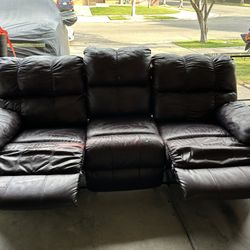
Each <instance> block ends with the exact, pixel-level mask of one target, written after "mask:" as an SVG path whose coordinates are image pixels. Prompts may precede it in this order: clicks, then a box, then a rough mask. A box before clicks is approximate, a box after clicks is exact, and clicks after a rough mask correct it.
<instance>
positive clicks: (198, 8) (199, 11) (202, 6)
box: [190, 0, 215, 43]
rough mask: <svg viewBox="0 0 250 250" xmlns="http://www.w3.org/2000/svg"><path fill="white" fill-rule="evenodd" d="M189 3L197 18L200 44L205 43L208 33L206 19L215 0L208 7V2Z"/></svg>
mask: <svg viewBox="0 0 250 250" xmlns="http://www.w3.org/2000/svg"><path fill="white" fill-rule="evenodd" d="M190 2H191V5H192V7H193V8H194V10H195V12H196V15H197V18H198V22H199V26H200V32H201V35H200V42H202V43H206V42H207V33H208V27H207V19H208V16H209V13H210V11H211V9H212V7H213V5H214V2H215V0H212V2H211V3H210V6H208V5H209V4H208V0H190Z"/></svg>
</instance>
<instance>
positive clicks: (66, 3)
mask: <svg viewBox="0 0 250 250" xmlns="http://www.w3.org/2000/svg"><path fill="white" fill-rule="evenodd" d="M56 5H57V7H58V9H59V10H60V11H61V12H63V11H74V2H73V1H72V0H57V2H56Z"/></svg>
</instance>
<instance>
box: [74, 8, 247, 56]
mask: <svg viewBox="0 0 250 250" xmlns="http://www.w3.org/2000/svg"><path fill="white" fill-rule="evenodd" d="M213 11H214V12H215V13H217V14H218V15H219V16H218V17H215V18H211V19H209V22H208V27H209V33H208V37H209V38H210V39H230V38H235V39H238V38H240V34H241V33H244V32H245V31H247V30H248V29H249V27H250V15H246V14H247V13H250V8H247V7H235V6H223V5H220V6H219V5H218V6H214V9H213ZM230 13H231V14H230ZM74 29H75V40H74V41H73V42H72V43H71V45H72V46H71V48H72V51H71V53H73V54H82V50H83V49H84V48H85V47H87V46H97V47H113V48H118V47H122V46H134V45H145V46H148V47H150V48H151V49H152V50H153V52H157V53H158V52H169V51H172V52H173V53H176V52H178V53H185V50H184V49H181V48H179V47H177V46H175V45H173V44H172V43H171V42H172V41H176V40H190V39H192V40H198V39H199V36H200V30H199V26H198V22H197V21H196V20H165V21H156V22H149V21H145V22H135V21H134V22H122V21H120V22H119V21H116V22H109V23H84V22H77V23H76V24H75V26H74ZM242 46H244V44H243V45H242Z"/></svg>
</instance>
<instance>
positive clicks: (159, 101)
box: [152, 54, 237, 121]
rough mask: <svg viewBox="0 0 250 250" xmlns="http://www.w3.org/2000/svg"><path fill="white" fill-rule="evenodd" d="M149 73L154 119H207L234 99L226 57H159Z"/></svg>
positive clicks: (229, 62) (231, 66)
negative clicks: (151, 78) (151, 81)
mask: <svg viewBox="0 0 250 250" xmlns="http://www.w3.org/2000/svg"><path fill="white" fill-rule="evenodd" d="M152 74H153V89H154V91H153V95H154V116H155V118H156V119H157V120H167V121H176V120H197V121H199V120H207V119H210V118H211V117H212V115H213V111H214V110H215V109H216V108H217V107H218V106H220V105H222V104H224V103H226V102H230V101H234V100H236V98H237V95H236V80H235V72H234V64H233V61H232V60H231V58H230V57H228V56H225V55H220V56H216V57H209V56H205V55H187V56H177V55H171V54H158V55H155V56H153V58H152Z"/></svg>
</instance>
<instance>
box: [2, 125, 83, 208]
mask: <svg viewBox="0 0 250 250" xmlns="http://www.w3.org/2000/svg"><path fill="white" fill-rule="evenodd" d="M84 148H85V134H84V130H83V129H79V128H75V129H27V130H25V131H23V132H22V133H20V134H19V135H18V136H17V137H16V138H15V139H14V140H13V141H12V142H11V143H9V144H7V145H6V146H5V147H4V148H3V150H2V151H1V152H0V174H1V177H0V186H2V189H0V190H1V191H0V203H1V205H2V204H4V203H8V202H31V201H34V202H36V201H38V202H43V201H51V200H52V199H54V200H65V201H66V200H70V201H73V202H76V193H77V189H78V182H79V177H80V173H81V169H82V164H83V160H84ZM31 187H32V190H31Z"/></svg>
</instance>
